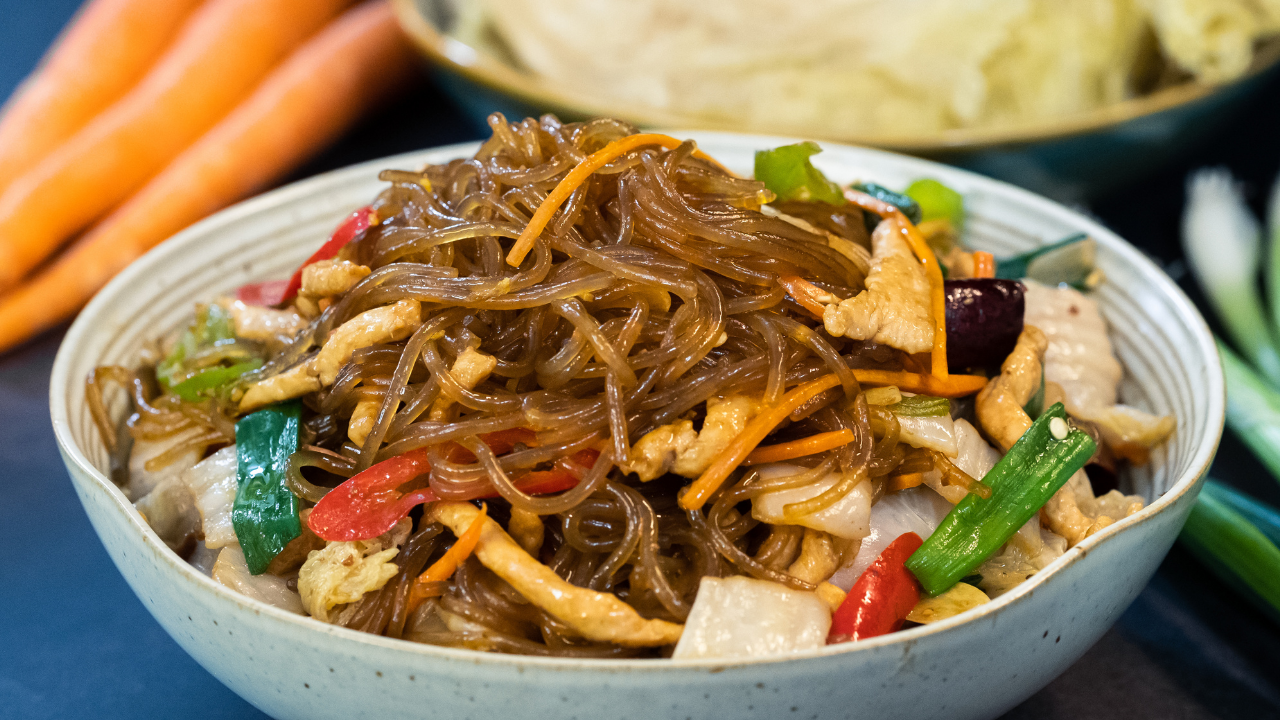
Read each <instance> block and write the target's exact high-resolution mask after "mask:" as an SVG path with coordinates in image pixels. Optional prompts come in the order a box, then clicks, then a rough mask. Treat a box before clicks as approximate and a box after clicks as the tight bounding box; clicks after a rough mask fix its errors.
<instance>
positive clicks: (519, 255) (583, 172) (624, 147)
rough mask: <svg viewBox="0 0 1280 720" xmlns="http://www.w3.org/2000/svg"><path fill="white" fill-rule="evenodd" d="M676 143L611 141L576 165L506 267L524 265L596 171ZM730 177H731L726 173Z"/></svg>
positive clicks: (643, 137)
mask: <svg viewBox="0 0 1280 720" xmlns="http://www.w3.org/2000/svg"><path fill="white" fill-rule="evenodd" d="M680 142H681V141H679V140H677V139H675V138H673V137H671V136H670V135H662V134H659V133H638V134H636V135H628V136H626V137H624V138H620V139H618V140H614V141H613V142H611V143H609V144H608V145H605V146H604V147H603V148H601V149H599V150H597V151H595V152H593V153H591V154H590V155H588V156H587V157H586V158H585V159H583V160H582V162H580V163H578V164H577V166H575V167H574V168H573V169H572V170H570V171H569V174H568V175H565V176H564V179H563V180H561V181H560V184H559V185H556V188H555V189H554V190H552V191H551V194H550V195H547V199H546V200H543V201H542V204H541V205H539V206H538V210H537V211H536V212H534V213H533V217H532V218H530V219H529V224H528V225H526V226H525V228H524V231H523V232H521V233H520V237H519V238H518V239H517V240H516V243H515V245H513V246H512V247H511V252H509V253H507V264H508V265H512V266H515V267H519V266H520V263H522V262H524V257H525V255H528V254H529V251H530V250H532V249H533V242H534V241H535V240H537V239H538V236H539V235H541V234H542V230H543V229H544V228H546V226H547V223H549V222H551V218H552V216H554V215H555V214H556V210H559V209H560V206H561V205H563V204H564V203H565V201H566V200H568V199H569V196H570V195H572V194H573V191H574V190H577V189H578V187H579V186H581V185H582V183H584V182H586V181H587V178H589V177H591V176H592V175H593V174H595V172H596V171H597V170H599V169H600V168H602V167H604V166H605V165H608V164H609V163H610V162H612V161H614V160H616V159H617V158H620V157H622V156H623V155H626V154H627V153H629V152H631V151H632V150H634V149H636V148H638V147H641V146H643V145H661V146H662V147H664V148H667V149H668V150H670V149H673V148H676V147H679V146H680ZM693 155H694V157H698V158H702V159H703V160H706V161H708V162H710V163H712V164H714V165H715V166H716V167H719V168H720V169H721V170H724V171H725V172H726V173H729V171H728V170H727V169H725V167H724V166H723V165H721V164H720V163H719V162H717V161H716V159H715V158H713V157H711V156H710V155H707V154H706V153H704V152H702V151H701V150H695V151H694V152H693ZM729 174H730V175H732V174H733V173H729Z"/></svg>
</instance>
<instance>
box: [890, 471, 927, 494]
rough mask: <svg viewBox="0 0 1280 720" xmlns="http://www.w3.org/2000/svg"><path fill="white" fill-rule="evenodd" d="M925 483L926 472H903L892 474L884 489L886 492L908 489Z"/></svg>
mask: <svg viewBox="0 0 1280 720" xmlns="http://www.w3.org/2000/svg"><path fill="white" fill-rule="evenodd" d="M923 484H924V473H918V472H916V473H903V474H901V475H890V476H889V479H888V482H886V483H885V486H884V491H885V492H886V493H892V492H898V491H899V490H906V489H908V488H913V487H916V486H918V485H923Z"/></svg>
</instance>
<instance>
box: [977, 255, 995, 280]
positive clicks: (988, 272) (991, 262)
mask: <svg viewBox="0 0 1280 720" xmlns="http://www.w3.org/2000/svg"><path fill="white" fill-rule="evenodd" d="M973 276H974V277H975V278H993V277H995V276H996V258H995V256H994V255H992V254H991V253H989V252H986V251H985V250H974V251H973Z"/></svg>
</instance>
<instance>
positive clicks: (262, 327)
mask: <svg viewBox="0 0 1280 720" xmlns="http://www.w3.org/2000/svg"><path fill="white" fill-rule="evenodd" d="M219 302H220V304H221V305H222V306H223V307H224V308H226V309H227V312H229V313H231V321H232V323H234V324H235V332H236V337H239V338H244V339H246V340H259V341H262V342H266V341H268V340H274V339H276V338H291V337H293V336H294V335H297V334H298V331H299V330H301V329H302V328H304V327H306V326H307V320H306V318H304V317H302V316H301V315H299V314H298V313H296V312H294V311H293V310H274V309H272V308H268V307H262V306H260V305H247V304H245V303H243V302H241V301H239V300H232V299H229V298H224V299H222V300H221V301H219Z"/></svg>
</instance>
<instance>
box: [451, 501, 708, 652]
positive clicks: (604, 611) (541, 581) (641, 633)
mask: <svg viewBox="0 0 1280 720" xmlns="http://www.w3.org/2000/svg"><path fill="white" fill-rule="evenodd" d="M431 512H432V515H433V517H434V518H435V519H436V520H438V521H440V522H442V523H444V524H445V525H447V526H448V527H449V529H451V530H453V532H454V534H456V535H462V533H464V532H466V530H467V528H469V527H470V526H471V523H472V522H473V521H474V520H475V519H476V517H477V516H478V515H479V514H480V511H479V510H478V509H476V507H475V506H474V505H472V504H470V503H465V502H438V503H436V504H435V505H434V506H433V507H432V510H431ZM475 555H476V558H478V559H479V560H480V562H481V563H482V564H483V565H484V566H485V567H487V568H489V569H490V570H492V571H493V572H494V573H495V574H496V575H497V576H498V577H500V578H502V579H503V580H506V581H507V582H508V583H509V584H510V585H511V586H512V587H513V588H515V590H516V592H518V593H520V594H521V595H523V596H524V597H525V598H526V599H527V600H528V601H529V602H531V603H533V604H534V605H536V606H538V607H540V608H542V609H543V610H545V611H547V612H548V613H549V614H550V615H551V616H552V617H554V618H556V619H557V620H559V621H560V622H562V623H564V624H565V625H568V626H569V627H570V628H571V629H573V630H574V631H575V632H577V633H578V634H580V635H582V637H584V638H586V639H588V640H594V641H597V642H611V643H616V644H618V645H624V646H627V647H653V646H658V645H670V644H671V643H674V642H676V641H677V640H679V639H680V633H681V631H682V630H683V626H681V625H677V624H675V623H670V622H667V621H665V620H646V619H644V618H642V617H640V615H639V614H638V613H636V611H635V610H634V609H633V608H632V607H631V606H630V605H627V604H626V603H624V602H623V601H621V600H619V599H618V598H617V597H616V596H615V595H612V594H610V593H602V592H596V591H595V590H589V589H587V588H582V587H578V586H576V585H571V584H570V583H568V582H566V581H565V580H564V579H562V578H561V577H560V576H559V575H557V574H555V571H553V570H552V569H551V568H549V567H547V566H546V565H543V564H542V563H540V562H538V561H537V560H535V559H533V557H531V556H530V555H529V553H527V552H525V551H524V550H523V549H521V547H520V546H519V545H517V544H516V542H515V541H514V540H512V539H511V536H510V535H507V533H506V532H505V531H504V530H503V529H502V526H500V525H498V523H496V522H494V521H493V520H492V519H489V518H487V517H486V518H485V519H484V525H483V526H482V529H481V531H480V541H479V542H478V543H477V544H476V549H475Z"/></svg>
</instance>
